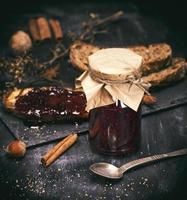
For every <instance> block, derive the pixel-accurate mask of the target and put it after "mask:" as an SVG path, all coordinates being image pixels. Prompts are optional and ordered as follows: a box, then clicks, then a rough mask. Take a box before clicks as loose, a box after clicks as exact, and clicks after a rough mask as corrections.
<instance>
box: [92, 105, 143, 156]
mask: <svg viewBox="0 0 187 200" xmlns="http://www.w3.org/2000/svg"><path fill="white" fill-rule="evenodd" d="M89 115H90V125H89V126H90V127H89V141H90V146H91V149H92V150H93V151H94V152H98V153H104V154H109V155H121V154H126V153H130V152H132V151H135V150H137V149H138V147H139V144H140V135H141V106H139V109H138V111H137V112H135V111H134V110H132V109H131V108H129V107H125V108H122V107H121V106H120V104H119V105H118V106H116V104H111V105H107V106H102V107H97V108H94V109H92V110H91V111H90V113H89Z"/></svg>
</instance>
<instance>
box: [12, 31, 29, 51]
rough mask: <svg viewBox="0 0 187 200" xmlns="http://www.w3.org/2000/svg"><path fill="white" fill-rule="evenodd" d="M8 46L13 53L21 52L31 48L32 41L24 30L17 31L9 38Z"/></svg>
mask: <svg viewBox="0 0 187 200" xmlns="http://www.w3.org/2000/svg"><path fill="white" fill-rule="evenodd" d="M9 44H10V48H11V50H12V52H13V53H14V54H16V55H17V54H23V53H25V52H27V51H28V50H30V49H31V47H32V41H31V38H30V36H29V35H28V34H27V33H25V32H24V31H18V32H16V33H15V34H14V35H12V37H11V38H10V42H9Z"/></svg>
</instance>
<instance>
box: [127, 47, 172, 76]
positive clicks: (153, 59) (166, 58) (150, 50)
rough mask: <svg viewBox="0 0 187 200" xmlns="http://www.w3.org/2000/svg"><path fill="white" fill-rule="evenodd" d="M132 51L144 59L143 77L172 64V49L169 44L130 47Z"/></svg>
mask: <svg viewBox="0 0 187 200" xmlns="http://www.w3.org/2000/svg"><path fill="white" fill-rule="evenodd" d="M130 49H131V50H132V51H134V52H135V53H137V54H138V55H140V56H142V57H143V65H142V67H141V71H142V74H143V75H147V74H150V73H153V72H157V71H160V70H161V69H163V68H165V67H166V66H168V65H169V64H170V63H171V58H172V49H171V47H170V46H169V45H168V44H165V43H162V44H151V45H149V46H148V47H146V46H135V47H130Z"/></svg>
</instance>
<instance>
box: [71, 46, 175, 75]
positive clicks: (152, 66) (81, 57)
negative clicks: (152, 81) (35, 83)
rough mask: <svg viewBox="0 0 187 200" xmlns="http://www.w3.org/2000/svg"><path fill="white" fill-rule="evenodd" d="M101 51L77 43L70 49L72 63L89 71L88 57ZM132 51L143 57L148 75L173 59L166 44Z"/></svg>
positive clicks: (139, 47)
mask: <svg viewBox="0 0 187 200" xmlns="http://www.w3.org/2000/svg"><path fill="white" fill-rule="evenodd" d="M99 49H101V48H100V47H97V46H94V45H91V44H87V43H83V42H77V43H75V44H73V45H72V46H71V48H70V61H71V63H72V64H73V66H75V67H76V68H77V69H79V70H81V71H84V70H87V69H88V56H89V55H91V54H92V53H94V52H96V51H98V50H99ZM129 49H131V50H132V51H134V52H135V53H137V54H139V55H140V56H142V57H143V65H142V73H143V75H147V74H150V73H153V72H156V71H159V70H160V69H163V68H164V67H166V66H167V65H168V64H170V61H171V57H172V50H171V47H170V46H169V45H167V44H165V43H163V44H152V45H149V46H148V47H146V46H134V47H129Z"/></svg>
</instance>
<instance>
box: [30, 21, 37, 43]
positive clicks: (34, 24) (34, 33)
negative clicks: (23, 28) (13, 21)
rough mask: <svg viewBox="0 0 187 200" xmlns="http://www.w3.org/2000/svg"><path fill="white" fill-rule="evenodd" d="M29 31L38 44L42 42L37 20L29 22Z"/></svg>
mask: <svg viewBox="0 0 187 200" xmlns="http://www.w3.org/2000/svg"><path fill="white" fill-rule="evenodd" d="M29 31H30V33H31V36H32V39H33V40H34V41H35V42H37V41H39V40H40V32H39V28H38V25H37V22H36V19H30V20H29Z"/></svg>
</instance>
